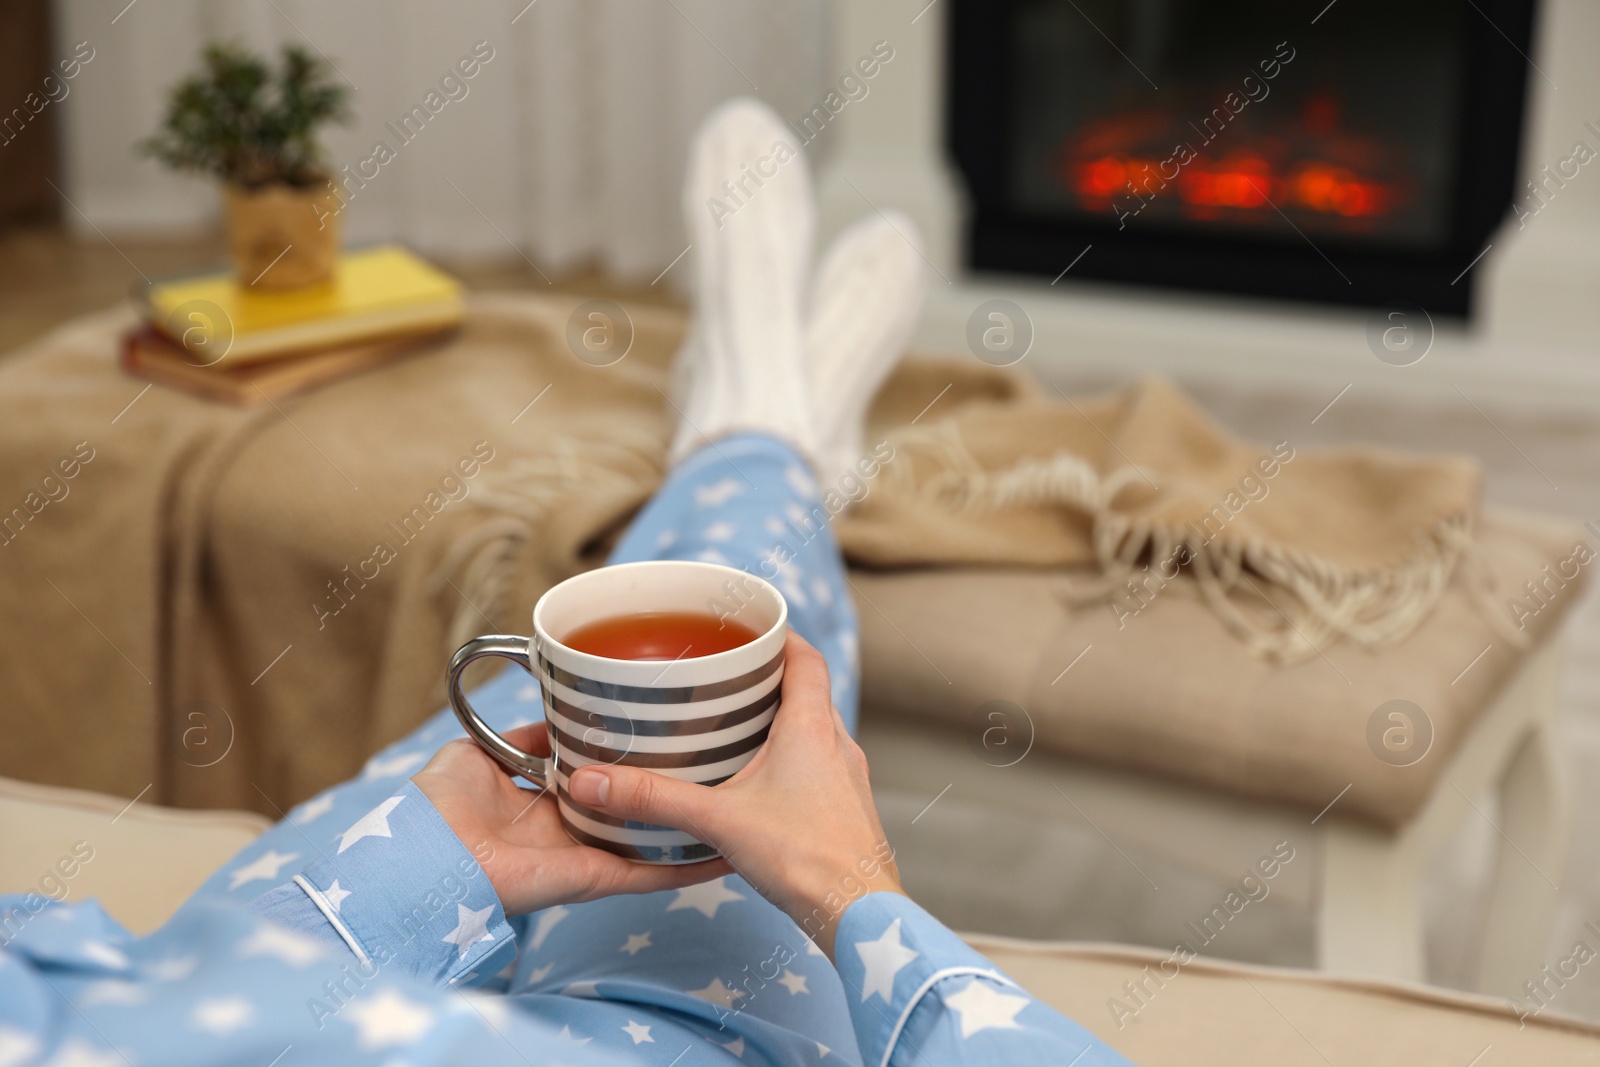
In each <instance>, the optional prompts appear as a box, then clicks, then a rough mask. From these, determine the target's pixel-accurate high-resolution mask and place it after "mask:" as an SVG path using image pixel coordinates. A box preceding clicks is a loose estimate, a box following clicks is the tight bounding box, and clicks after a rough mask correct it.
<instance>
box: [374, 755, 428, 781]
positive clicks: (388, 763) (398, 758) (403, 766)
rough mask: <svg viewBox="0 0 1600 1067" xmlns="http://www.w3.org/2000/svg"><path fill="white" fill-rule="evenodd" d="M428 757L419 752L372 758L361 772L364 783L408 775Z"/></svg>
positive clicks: (425, 761) (426, 760)
mask: <svg viewBox="0 0 1600 1067" xmlns="http://www.w3.org/2000/svg"><path fill="white" fill-rule="evenodd" d="M427 762H428V757H427V756H426V755H425V754H424V753H421V752H401V753H399V754H398V755H394V756H374V757H373V758H372V759H370V760H368V761H367V769H366V770H364V771H362V772H361V777H362V779H363V780H364V781H369V782H370V781H372V780H373V779H374V778H398V777H400V776H401V775H403V774H410V773H411V772H412V771H414V770H416V769H417V768H418V767H420V766H422V765H423V764H424V763H427Z"/></svg>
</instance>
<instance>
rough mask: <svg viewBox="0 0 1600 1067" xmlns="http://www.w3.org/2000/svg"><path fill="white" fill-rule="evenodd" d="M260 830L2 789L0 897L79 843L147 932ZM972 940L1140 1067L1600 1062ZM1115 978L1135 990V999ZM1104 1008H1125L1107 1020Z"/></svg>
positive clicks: (240, 816)
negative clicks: (1114, 1004)
mask: <svg viewBox="0 0 1600 1067" xmlns="http://www.w3.org/2000/svg"><path fill="white" fill-rule="evenodd" d="M266 826H267V822H266V820H265V819H263V818H262V817H261V816H259V815H254V814H250V813H244V812H231V811H174V810H170V809H164V808H160V807H156V806H154V805H151V804H147V803H144V802H142V801H134V802H133V803H131V804H130V803H129V802H127V801H125V800H122V799H121V798H116V797H108V796H104V795H101V794H97V793H88V792H83V791H80V790H71V789H60V788H55V787H50V786H39V785H31V784H25V783H21V782H16V781H12V780H10V779H4V778H0V842H3V845H4V847H3V848H0V893H16V892H27V891H29V890H37V889H38V888H39V882H40V879H41V878H42V877H43V876H44V875H45V873H46V872H48V871H49V870H50V869H51V867H52V865H53V864H54V863H55V860H56V858H57V857H59V856H61V855H62V854H64V853H67V852H70V851H71V849H72V846H73V844H74V843H75V842H77V841H90V842H92V843H93V845H94V848H95V854H94V859H93V861H92V862H90V863H88V864H85V865H83V866H82V867H81V868H80V870H79V873H78V874H77V875H76V876H75V877H74V878H73V879H72V881H71V882H70V883H69V897H68V899H84V898H86V897H90V896H93V897H98V898H99V899H100V901H101V903H102V904H104V905H105V907H106V908H107V910H108V911H110V912H111V913H112V914H113V915H115V916H116V917H117V918H118V919H120V920H121V921H122V922H123V923H124V924H126V925H127V926H128V927H129V928H131V929H133V930H135V931H137V932H145V931H149V930H152V929H154V928H156V927H157V926H159V925H160V923H161V922H163V921H164V920H165V919H166V917H167V916H168V915H170V914H171V912H172V911H173V909H174V908H176V907H177V905H178V903H179V902H180V901H182V900H183V899H184V897H186V896H187V895H188V894H189V893H190V892H192V891H193V890H194V888H195V887H196V886H198V885H199V884H200V883H201V882H202V881H203V880H204V879H205V877H206V876H207V875H208V874H210V873H211V871H213V870H214V869H215V868H216V867H218V866H220V865H221V864H222V863H223V861H224V860H226V859H227V858H228V857H229V856H231V855H233V854H234V853H235V852H236V851H238V850H239V849H240V848H242V847H243V846H244V845H245V844H247V843H249V842H250V841H251V840H252V839H253V838H254V837H255V836H256V835H257V834H258V833H260V832H261V831H262V830H263V829H264V828H265V827H266ZM969 940H970V941H971V943H972V944H973V945H974V946H976V947H977V948H978V949H979V951H981V952H984V953H985V954H986V955H988V956H989V957H990V958H991V959H993V960H994V961H995V963H996V964H998V965H999V966H1000V967H1001V968H1002V969H1004V970H1005V971H1007V972H1008V973H1009V974H1011V975H1012V976H1013V977H1014V978H1016V979H1017V980H1018V981H1019V982H1021V983H1022V984H1023V985H1024V986H1025V987H1027V988H1028V989H1029V990H1031V991H1032V992H1033V993H1034V994H1035V995H1036V996H1038V997H1040V998H1041V999H1043V1000H1045V1001H1047V1002H1048V1003H1050V1004H1052V1005H1053V1006H1055V1007H1056V1008H1058V1009H1060V1010H1061V1011H1063V1012H1065V1013H1066V1014H1068V1015H1070V1016H1072V1017H1073V1018H1075V1019H1077V1020H1078V1021H1079V1022H1081V1023H1082V1024H1083V1025H1085V1026H1087V1027H1088V1028H1089V1029H1090V1030H1092V1031H1094V1032H1095V1033H1097V1034H1099V1035H1100V1036H1101V1037H1103V1038H1104V1039H1105V1040H1106V1041H1108V1042H1110V1043H1111V1045H1112V1046H1114V1047H1115V1048H1116V1049H1118V1050H1119V1051H1120V1052H1122V1053H1123V1054H1124V1055H1125V1056H1127V1057H1128V1058H1129V1059H1130V1060H1132V1061H1133V1062H1134V1063H1137V1064H1140V1065H1142V1067H1164V1065H1168V1064H1171V1065H1175V1067H1176V1065H1182V1067H1206V1065H1209V1064H1218V1065H1221V1064H1227V1065H1229V1067H1234V1065H1244V1064H1271V1065H1273V1067H1299V1065H1302V1064H1303V1065H1305V1067H1327V1065H1329V1064H1339V1065H1344V1064H1361V1065H1362V1067H1389V1065H1393V1067H1415V1065H1420V1064H1440V1065H1448V1067H1467V1065H1469V1064H1471V1065H1474V1067H1476V1065H1478V1064H1480V1063H1481V1064H1483V1067H1518V1065H1526V1067H1559V1065H1565V1064H1573V1065H1577V1064H1597V1063H1600V1027H1595V1026H1591V1025H1587V1024H1583V1023H1579V1022H1575V1021H1570V1020H1564V1019H1558V1018H1556V1017H1554V1016H1549V1015H1545V1016H1541V1017H1539V1018H1535V1019H1528V1020H1526V1022H1525V1024H1524V1023H1523V1022H1522V1021H1521V1020H1519V1019H1518V1018H1517V1016H1516V1014H1515V1013H1514V1012H1513V1011H1512V1010H1511V1009H1510V1008H1508V1007H1506V1006H1504V1005H1502V1004H1498V1003H1496V1002H1494V1001H1491V1000H1487V999H1484V998H1472V997H1466V996H1461V995H1457V994H1452V993H1447V992H1444V991H1442V990H1435V989H1429V988H1427V987H1424V986H1418V985H1407V984H1403V983H1396V982H1383V981H1377V980H1357V979H1343V978H1338V977H1332V976H1328V975H1321V974H1311V973H1307V972H1301V971H1290V970H1281V969H1271V968H1264V967H1247V966H1242V965H1239V964H1229V963H1214V962H1210V961H1206V960H1195V961H1193V962H1191V963H1189V964H1188V965H1187V966H1185V967H1183V968H1182V970H1181V971H1180V972H1179V973H1178V974H1177V975H1176V976H1174V977H1170V978H1161V977H1160V976H1161V975H1162V973H1163V970H1162V961H1163V960H1166V959H1167V958H1168V956H1169V954H1168V953H1165V952H1155V951H1150V950H1146V949H1138V948H1131V947H1127V946H1122V945H1087V944H1076V945H1073V944H1040V943H1034V942H1025V941H1015V940H1009V939H1005V938H995V937H984V936H975V937H970V938H969ZM1170 972H1171V968H1170V967H1169V968H1167V972H1166V973H1169V974H1170ZM1126 983H1132V984H1133V986H1134V987H1135V988H1138V989H1140V990H1142V992H1141V993H1140V994H1139V995H1138V997H1137V999H1135V998H1134V997H1133V996H1132V995H1130V993H1129V992H1128V988H1129V987H1128V985H1127V984H1126ZM1114 999H1115V1000H1118V1001H1120V1002H1121V1003H1122V1005H1123V1006H1124V1010H1122V1011H1120V1012H1113V1010H1112V1008H1111V1007H1110V1002H1111V1001H1113V1000H1114ZM1130 1012H1131V1014H1130ZM1490 1055H1492V1057H1493V1058H1492V1059H1490V1058H1489V1056H1490Z"/></svg>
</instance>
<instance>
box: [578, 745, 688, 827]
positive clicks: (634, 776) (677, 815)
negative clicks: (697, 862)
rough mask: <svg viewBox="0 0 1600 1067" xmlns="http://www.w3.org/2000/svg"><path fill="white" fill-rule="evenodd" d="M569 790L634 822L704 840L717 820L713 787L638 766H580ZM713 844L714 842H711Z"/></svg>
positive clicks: (586, 802) (581, 801) (581, 800)
mask: <svg viewBox="0 0 1600 1067" xmlns="http://www.w3.org/2000/svg"><path fill="white" fill-rule="evenodd" d="M567 792H568V793H569V794H570V795H571V796H572V799H573V800H576V801H577V802H578V803H579V804H584V805H587V806H589V807H591V808H597V809H599V810H600V811H603V812H605V813H606V814H607V815H615V816H616V817H617V818H619V819H628V820H629V821H632V822H648V823H655V824H656V825H658V826H670V827H672V828H673V829H674V830H682V831H683V832H684V833H688V834H694V835H695V836H696V837H699V838H701V839H702V840H704V835H705V833H706V830H709V829H710V827H706V829H705V830H702V829H701V827H702V825H703V824H705V823H706V822H708V821H714V807H713V805H712V803H711V800H712V797H711V789H710V787H708V786H703V785H696V784H695V783H693V782H682V781H679V780H678V779H676V778H668V777H667V776H666V775H664V774H654V773H652V772H650V771H647V770H642V769H640V768H638V767H622V766H618V765H615V764H611V765H606V766H589V767H580V768H578V769H577V770H575V771H573V772H572V777H570V778H569V779H567ZM707 843H708V844H710V843H711V842H707Z"/></svg>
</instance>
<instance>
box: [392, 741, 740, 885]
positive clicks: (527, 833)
mask: <svg viewBox="0 0 1600 1067" xmlns="http://www.w3.org/2000/svg"><path fill="white" fill-rule="evenodd" d="M505 737H506V740H507V741H510V742H511V743H512V744H513V745H516V746H517V747H518V748H520V749H522V750H523V751H524V752H532V753H534V754H535V755H547V754H549V752H550V741H549V737H548V735H547V733H546V731H545V724H544V723H542V722H541V723H535V724H534V725H532V726H524V727H522V728H520V729H517V730H509V731H507V732H506V735H505ZM411 780H412V781H413V782H415V783H416V785H417V788H418V789H420V790H422V793H423V795H424V796H426V797H427V798H428V800H429V801H431V802H432V803H433V806H434V807H435V808H437V809H438V811H439V814H440V815H441V816H443V817H444V821H445V822H446V823H447V824H449V826H450V829H451V830H454V831H455V835H456V836H457V837H459V838H460V839H461V841H462V843H463V844H464V845H466V846H467V850H468V851H470V852H471V853H472V854H473V856H474V857H475V858H476V859H477V861H478V863H479V864H480V865H481V866H482V867H483V869H484V871H485V873H487V874H488V876H489V884H490V885H492V886H494V889H495V892H496V893H498V894H499V895H500V903H501V905H502V906H503V907H504V908H505V910H506V914H507V915H523V914H526V913H527V912H530V911H538V910H539V909H541V908H549V907H554V906H555V905H557V904H572V903H576V902H577V901H580V900H594V899H596V898H597V897H606V896H611V895H612V894H614V893H653V892H655V891H656V890H658V889H679V888H682V887H683V886H686V885H693V884H694V883H695V882H703V881H706V880H707V879H709V878H717V877H720V876H722V875H724V874H728V873H730V872H731V870H732V868H730V867H729V866H728V865H727V864H726V863H725V862H723V861H722V860H707V861H706V862H704V863H691V864H684V865H680V866H665V865H656V864H647V863H634V862H633V861H631V860H625V859H623V858H622V857H621V856H615V855H612V854H611V853H609V852H603V851H601V850H600V849H597V848H591V847H589V846H588V845H580V844H578V843H577V842H576V841H574V840H573V839H572V838H571V837H569V836H567V832H566V830H564V829H562V827H561V820H560V818H558V817H557V814H556V798H555V796H554V794H553V793H551V792H550V791H545V792H534V791H530V790H525V789H520V788H518V786H517V785H516V779H515V778H513V777H512V776H511V775H510V774H509V773H507V772H506V771H505V770H503V769H502V768H501V766H500V764H498V763H496V762H495V761H494V759H493V758H492V757H491V756H490V755H489V754H488V753H487V752H485V751H484V750H483V749H482V748H480V747H479V746H478V745H477V744H476V743H475V742H473V741H469V740H467V739H465V738H462V739H460V740H456V741H452V742H450V743H449V744H447V745H445V746H444V747H443V748H441V749H440V750H439V751H438V753H437V754H435V755H434V757H433V759H432V760H430V761H429V762H428V765H427V766H426V767H423V768H422V770H420V771H418V772H417V773H416V774H415V775H414V776H413V777H412V779H411Z"/></svg>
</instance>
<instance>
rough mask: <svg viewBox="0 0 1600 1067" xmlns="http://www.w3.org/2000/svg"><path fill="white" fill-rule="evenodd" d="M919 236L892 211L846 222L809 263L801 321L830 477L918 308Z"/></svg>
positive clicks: (851, 444) (859, 429)
mask: <svg viewBox="0 0 1600 1067" xmlns="http://www.w3.org/2000/svg"><path fill="white" fill-rule="evenodd" d="M920 243H921V235H920V234H919V233H918V231H917V227H916V224H915V223H913V222H912V221H911V219H910V218H908V217H906V216H905V215H903V214H901V213H900V212H897V211H890V212H885V213H883V214H878V213H874V214H872V215H868V216H867V217H866V218H863V219H861V220H859V221H858V222H856V223H854V224H852V225H851V226H850V227H849V228H847V229H846V230H845V231H844V232H843V233H841V234H840V235H839V236H838V238H837V239H835V240H834V242H833V244H832V246H831V247H829V249H828V251H827V254H826V255H825V256H824V257H823V260H822V263H821V265H820V266H818V268H817V275H816V281H815V282H814V284H813V287H812V297H811V313H810V315H809V317H808V318H807V321H806V358H807V360H808V362H809V363H810V380H811V397H812V406H813V407H814V408H815V410H816V413H817V442H818V450H819V461H820V467H821V472H822V474H823V476H824V477H825V478H828V479H830V480H833V481H837V479H838V478H840V477H842V476H844V475H845V474H848V473H852V472H855V466H856V463H857V461H858V460H860V459H861V458H862V456H863V452H864V441H863V438H864V435H865V432H866V416H867V408H868V407H869V406H870V405H871V403H872V398H873V396H874V395H876V394H877V392H878V388H879V386H881V385H882V384H883V381H884V379H885V378H887V377H888V376H889V372H890V371H891V370H893V369H894V366H895V364H896V363H898V362H899V361H900V357H901V356H902V355H903V354H904V353H905V349H906V343H907V342H908V341H909V340H910V338H911V331H912V330H913V329H914V328H915V326H916V323H917V317H918V315H919V314H920V313H921V311H922V298H923V288H924V280H925V265H924V263H923V260H922V255H921V253H920V251H919V248H920Z"/></svg>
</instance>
